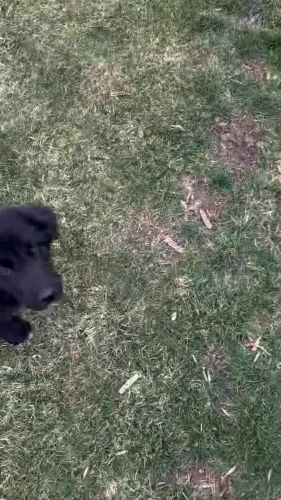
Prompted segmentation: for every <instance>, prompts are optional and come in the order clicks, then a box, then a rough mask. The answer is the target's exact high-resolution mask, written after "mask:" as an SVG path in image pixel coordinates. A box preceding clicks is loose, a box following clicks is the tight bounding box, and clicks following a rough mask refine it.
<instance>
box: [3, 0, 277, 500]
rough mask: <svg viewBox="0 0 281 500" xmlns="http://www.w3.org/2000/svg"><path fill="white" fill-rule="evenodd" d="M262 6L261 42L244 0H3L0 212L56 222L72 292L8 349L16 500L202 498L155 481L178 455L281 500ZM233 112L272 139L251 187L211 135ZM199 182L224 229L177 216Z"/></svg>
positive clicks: (6, 384) (271, 126)
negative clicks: (252, 343) (28, 337)
mask: <svg viewBox="0 0 281 500" xmlns="http://www.w3.org/2000/svg"><path fill="white" fill-rule="evenodd" d="M257 4H259V9H260V11H261V12H262V24H261V25H259V26H257V27H256V28H255V29H252V27H251V26H250V25H249V24H247V22H246V21H245V19H246V18H247V16H248V15H249V12H250V9H251V5H252V2H245V1H239V2H238V1H237V2H233V1H229V0H223V1H218V0H199V1H198V0H196V1H193V0H190V1H189V2H187V1H186V0H165V1H164V2H163V0H161V1H160V0H138V1H137V0H124V1H113V0H106V1H101V0H96V1H89V0H71V1H70V0H69V1H66V0H61V1H51V0H48V1H43V0H21V1H20V2H18V1H16V0H13V1H11V0H2V2H1V7H0V117H1V127H0V153H1V169H0V202H1V205H7V204H8V205H10V204H15V203H30V202H39V203H45V204H49V205H51V206H52V207H53V208H54V209H55V210H56V212H57V214H58V216H59V220H60V228H61V238H60V242H59V243H58V244H57V245H56V246H55V248H54V259H55V262H56V265H57V267H58V269H59V270H60V271H61V272H62V274H63V275H64V279H65V288H66V293H65V298H64V301H63V302H62V303H61V305H60V307H59V309H58V310H57V311H56V313H55V314H54V313H53V314H52V315H51V314H42V315H41V316H40V315H32V317H33V321H35V325H36V332H35V336H34V338H33V341H32V343H31V344H30V345H29V346H23V347H17V348H11V347H9V346H6V345H4V344H2V345H1V347H0V356H1V367H0V374H1V378H0V412H1V434H0V463H1V475H0V478H1V479H0V484H1V498H3V499H5V500H10V499H11V500H12V499H13V500H14V499H28V500H35V499H36V500H45V499H46V500H47V499H48V500H51V499H64V498H65V499H66V498H67V499H70V500H71V499H73V500H74V499H75V500H76V499H85V500H86V499H113V498H116V499H118V500H119V499H120V500H121V499H140V500H145V499H151V500H152V499H153V500H158V499H164V498H165V499H176V498H178V499H186V498H194V497H193V496H192V490H191V489H190V488H189V487H188V486H187V487H185V486H172V485H167V484H166V485H159V483H161V482H165V478H167V477H168V474H169V473H170V471H171V470H172V469H173V467H174V465H173V464H175V460H176V457H177V456H178V454H179V453H181V452H182V450H189V452H190V453H191V454H192V456H193V457H194V460H195V461H196V459H200V460H201V461H202V460H203V462H205V463H206V466H208V467H211V468H212V469H213V470H215V471H218V472H219V473H221V474H225V473H226V472H227V471H229V470H230V469H231V468H232V467H234V466H236V469H235V472H234V473H233V486H232V488H233V498H243V499H247V500H256V499H260V500H264V499H268V500H278V499H279V498H280V497H281V478H280V467H281V437H280V397H281V391H280V375H281V372H280V366H281V341H280V338H281V337H280V333H281V321H280V284H281V264H280V256H281V236H280V222H279V221H280V194H281V183H280V180H278V179H276V176H278V162H279V166H280V158H281V155H280V154H281V147H280V132H281V126H280V113H281V94H280V90H281V88H280V85H281V74H280V68H281V39H280V22H281V10H280V6H279V2H278V1H277V0H263V1H262V0H261V1H260V2H257ZM249 61H262V62H264V63H266V65H267V66H268V67H269V68H270V78H268V79H267V80H263V81H257V80H254V79H253V78H251V77H250V76H249V75H248V74H247V72H246V71H245V64H247V63H248V62H249ZM237 109H241V110H243V111H245V110H246V111H248V112H249V113H251V114H252V115H253V117H254V119H255V120H256V123H257V126H258V127H260V128H261V129H264V130H265V131H266V135H267V144H266V146H265V147H264V148H263V149H262V150H261V151H260V154H259V161H258V164H257V166H256V168H254V170H252V171H251V170H248V169H247V168H245V172H244V174H243V177H242V178H241V176H236V175H235V172H233V170H229V169H228V168H227V166H225V165H221V164H220V162H219V160H218V159H217V158H216V155H215V150H214V145H215V144H214V136H213V133H212V127H213V125H214V123H215V121H216V120H221V121H227V120H229V117H230V116H231V113H232V111H236V110H237ZM279 175H280V173H279ZM188 176H189V177H194V178H195V177H196V178H198V179H200V178H206V179H207V181H208V182H209V184H210V187H211V189H213V190H214V191H215V192H217V193H218V195H220V196H222V197H223V198H224V199H225V202H226V210H225V212H224V214H223V216H222V217H221V218H220V219H219V220H218V221H217V222H216V223H214V224H213V228H212V230H210V231H207V230H206V229H205V228H204V226H203V225H202V224H201V222H200V221H198V220H193V221H191V222H186V221H184V218H183V213H182V207H181V203H180V201H181V199H182V193H181V183H182V181H183V179H184V178H186V177H188ZM274 178H275V180H274ZM144 215H146V216H147V217H150V218H151V220H157V221H158V222H157V224H159V225H161V226H162V227H164V226H165V227H173V228H175V229H173V235H174V237H175V238H176V239H177V241H178V242H179V243H180V244H181V245H183V246H185V247H184V248H185V251H184V254H183V255H182V256H181V257H180V258H178V259H177V261H176V263H175V264H174V265H167V261H168V260H169V259H170V258H171V257H173V256H174V254H173V251H172V250H171V249H169V248H168V247H167V246H165V245H164V244H163V242H162V243H161V242H159V241H158V242H156V243H155V244H152V241H151V235H150V234H149V229H148V228H147V227H144V229H141V224H140V221H141V220H142V218H143V217H144ZM175 312H176V319H175V320H174V321H172V316H173V314H174V313H175ZM260 335H261V336H262V338H261V345H262V346H263V347H264V348H265V349H266V350H267V351H268V352H269V353H270V356H268V355H266V354H263V353H261V355H260V357H259V358H258V359H257V360H256V362H255V363H254V358H255V354H256V353H253V352H249V351H248V350H247V349H245V347H244V344H245V343H246V342H247V339H249V338H252V339H254V340H256V339H257V338H258V337H259V336H260ZM211 348H212V349H213V350H214V351H215V352H216V351H217V352H219V350H220V349H221V350H222V351H223V353H224V355H223V356H224V363H223V368H222V367H215V368H214V367H213V368H212V367H208V354H207V353H208V350H209V349H211ZM206 369H207V370H208V369H209V371H210V375H211V381H210V383H208V382H207V381H206V379H205V377H204V373H203V371H204V370H205V374H206ZM135 372H139V373H140V374H141V378H140V379H139V381H138V382H137V383H136V384H135V385H134V386H133V387H132V389H131V390H130V391H129V392H128V393H126V394H125V395H124V396H120V395H119V394H118V390H119V388H120V387H121V386H122V385H123V383H124V382H126V380H127V379H128V378H129V377H130V376H131V375H132V374H134V373H135ZM222 409H224V410H227V412H228V413H229V415H230V417H228V416H227V415H226V414H224V413H223V412H222ZM120 452H121V453H120ZM202 457H203V458H202ZM197 493H198V492H197ZM197 493H196V491H195V497H196V498H200V496H199V494H197Z"/></svg>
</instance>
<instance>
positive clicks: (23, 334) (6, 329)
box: [0, 316, 31, 345]
mask: <svg viewBox="0 0 281 500" xmlns="http://www.w3.org/2000/svg"><path fill="white" fill-rule="evenodd" d="M0 337H1V338H2V339H4V340H6V342H8V343H9V344H13V345H17V344H22V343H23V342H26V341H27V340H29V339H30V338H31V325H30V323H28V321H25V320H24V319H21V318H19V317H17V316H14V317H13V318H11V321H9V322H5V323H0Z"/></svg>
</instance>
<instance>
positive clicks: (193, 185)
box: [181, 178, 226, 225]
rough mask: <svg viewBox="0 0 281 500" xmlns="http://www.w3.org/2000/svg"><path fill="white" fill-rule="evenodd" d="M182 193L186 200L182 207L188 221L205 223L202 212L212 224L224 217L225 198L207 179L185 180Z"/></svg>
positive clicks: (183, 200) (183, 201)
mask: <svg viewBox="0 0 281 500" xmlns="http://www.w3.org/2000/svg"><path fill="white" fill-rule="evenodd" d="M182 192H183V196H184V198H183V199H182V200H181V205H182V207H183V209H184V219H185V220H186V221H188V220H200V221H201V222H203V223H204V220H203V221H202V211H203V213H205V214H206V215H207V218H208V219H209V221H210V222H211V223H212V222H213V221H216V220H218V219H219V218H220V217H221V216H222V213H223V212H224V210H225V205H226V201H225V198H224V197H223V196H221V195H219V194H218V193H216V192H215V191H214V190H213V189H212V188H211V187H210V186H209V185H208V182H207V180H206V179H191V178H186V179H184V181H183V183H182ZM205 225H206V224H205Z"/></svg>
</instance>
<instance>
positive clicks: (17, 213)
mask: <svg viewBox="0 0 281 500" xmlns="http://www.w3.org/2000/svg"><path fill="white" fill-rule="evenodd" d="M56 238H57V221H56V216H55V214H54V213H53V212H52V210H51V209H50V208H47V207H31V206H30V207H29V206H27V207H13V208H5V209H3V210H0V337H1V338H2V339H4V340H6V341H7V342H9V343H10V344H19V343H21V342H24V341H25V340H27V339H28V337H29V334H30V332H31V325H30V323H28V322H27V321H25V320H23V319H22V318H20V317H19V316H18V315H17V314H16V312H17V309H18V308H19V307H26V308H28V309H33V310H42V309H45V308H47V307H48V306H49V305H50V304H51V303H52V302H55V301H57V300H58V299H59V298H60V296H61V294H62V280H61V278H60V277H59V276H58V275H56V274H55V273H54V271H53V269H52V265H51V258H50V246H51V242H52V241H53V240H54V239H56Z"/></svg>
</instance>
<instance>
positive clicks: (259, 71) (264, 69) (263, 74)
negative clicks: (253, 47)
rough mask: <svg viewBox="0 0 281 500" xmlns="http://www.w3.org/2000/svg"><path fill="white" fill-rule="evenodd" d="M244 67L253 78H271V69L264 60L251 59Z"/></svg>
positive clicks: (262, 79) (263, 79)
mask: <svg viewBox="0 0 281 500" xmlns="http://www.w3.org/2000/svg"><path fill="white" fill-rule="evenodd" d="M244 69H245V71H246V73H247V74H248V75H249V76H250V77H251V78H252V79H253V80H257V81H265V80H269V78H270V69H269V67H268V65H267V63H265V62H264V61H249V62H248V63H247V64H245V65H244Z"/></svg>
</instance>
